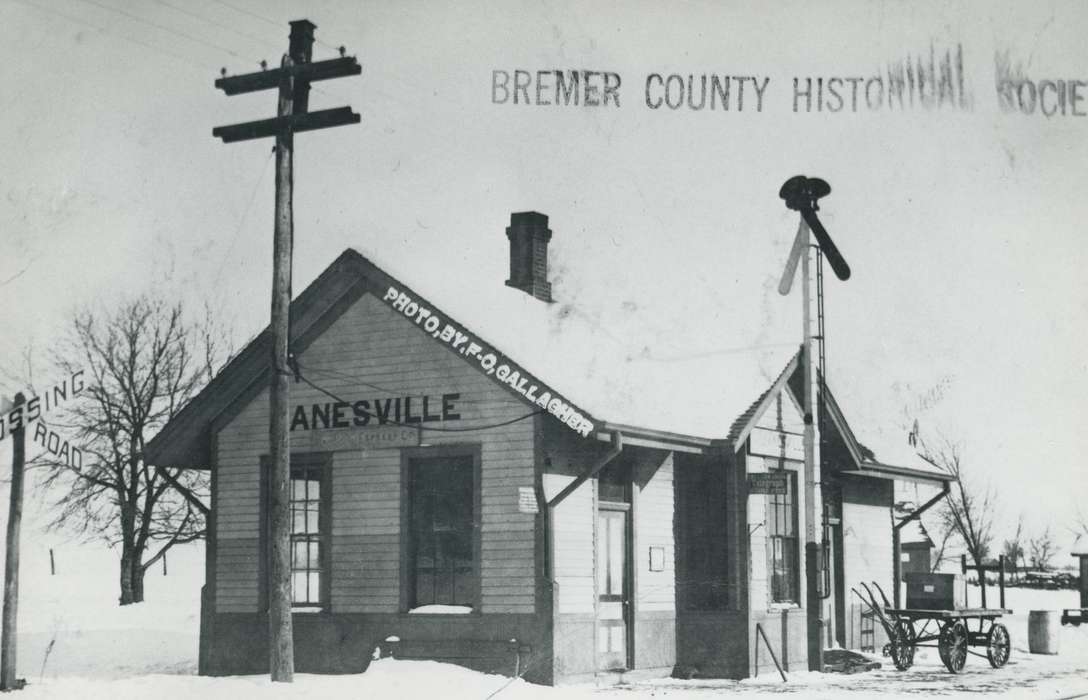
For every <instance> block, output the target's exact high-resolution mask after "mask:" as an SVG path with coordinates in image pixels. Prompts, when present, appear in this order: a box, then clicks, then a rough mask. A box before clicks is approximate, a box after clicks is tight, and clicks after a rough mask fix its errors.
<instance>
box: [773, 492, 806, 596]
mask: <svg viewBox="0 0 1088 700" xmlns="http://www.w3.org/2000/svg"><path fill="white" fill-rule="evenodd" d="M788 474H789V478H788V479H786V493H784V494H771V495H769V496H767V538H768V543H769V546H770V569H771V572H770V573H771V602H773V603H796V602H798V600H799V599H798V596H797V589H798V585H799V584H798V556H799V553H798V549H797V499H796V496H795V494H796V493H797V474H796V473H794V472H788Z"/></svg>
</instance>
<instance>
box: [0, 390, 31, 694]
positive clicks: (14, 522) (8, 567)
mask: <svg viewBox="0 0 1088 700" xmlns="http://www.w3.org/2000/svg"><path fill="white" fill-rule="evenodd" d="M25 402H26V397H25V396H24V395H23V393H22V392H19V393H18V394H16V395H15V405H16V406H21V405H23V404H24V403H25ZM24 420H25V419H24ZM11 438H12V457H11V507H10V510H8V534H7V548H8V550H7V557H6V559H5V561H4V618H3V639H2V641H0V647H2V648H0V690H18V689H19V688H21V687H22V684H21V683H19V682H18V681H17V680H16V678H15V670H16V669H15V660H16V653H15V647H16V644H15V642H16V638H15V635H16V626H17V625H16V623H17V622H18V618H19V526H20V525H21V523H22V519H23V468H24V466H25V463H26V427H25V424H20V426H19V427H18V428H16V429H15V430H13V431H11Z"/></svg>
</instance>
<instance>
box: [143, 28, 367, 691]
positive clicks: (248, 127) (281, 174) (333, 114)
mask: <svg viewBox="0 0 1088 700" xmlns="http://www.w3.org/2000/svg"><path fill="white" fill-rule="evenodd" d="M314 29H316V26H315V25H314V24H313V23H312V22H310V21H309V20H305V19H300V20H295V21H294V22H291V35H290V39H289V46H288V52H287V54H286V55H285V56H284V57H283V61H282V63H281V65H280V67H279V68H278V69H276V70H270V71H269V70H262V71H261V72H259V73H248V74H245V75H237V76H230V77H228V76H226V75H225V74H224V76H223V77H222V78H220V79H219V80H216V81H215V86H216V87H217V88H220V89H222V90H223V92H225V93H226V94H227V95H238V94H242V93H247V92H254V91H258V90H269V89H272V88H278V89H279V102H278V109H277V113H276V117H275V118H273V119H262V120H259V121H253V122H245V123H242V124H232V125H228V126H219V127H216V128H214V129H212V136H217V137H219V138H221V139H223V142H224V143H233V142H235V141H246V140H249V139H257V138H267V137H273V136H274V137H275V139H276V213H275V229H274V232H273V236H274V239H273V244H272V322H271V324H270V325H269V331H270V333H271V335H272V356H271V358H270V360H271V363H270V368H271V375H272V376H271V378H270V380H269V383H270V391H269V401H270V403H271V412H272V416H271V420H270V421H269V428H268V433H269V454H270V455H271V465H270V469H269V471H270V474H269V480H268V483H269V490H268V491H269V494H268V521H269V522H268V531H269V545H270V546H269V549H268V555H269V560H270V561H269V567H268V568H269V581H268V603H269V605H268V637H269V654H268V663H269V667H270V668H269V670H270V672H271V677H272V680H273V681H281V682H286V683H290V682H291V681H292V680H293V678H294V666H295V664H294V642H293V639H292V634H293V631H292V624H291V518H290V515H291V514H290V496H291V493H290V488H291V449H290V442H289V433H288V429H287V426H288V420H289V418H290V416H289V414H288V411H289V407H290V402H289V398H290V396H289V384H288V382H287V377H288V376H289V375H290V374H291V372H290V370H289V365H288V357H289V352H290V346H289V344H290V329H291V324H290V312H291V257H292V248H293V240H294V224H293V211H292V206H293V205H292V189H293V183H294V174H293V157H294V135H295V133H296V132H303V131H313V130H315V129H326V128H329V127H333V126H342V125H345V124H358V123H359V120H360V118H359V115H358V114H355V113H354V112H352V111H351V109H350V108H349V107H339V108H335V109H326V110H321V111H318V112H310V111H309V94H310V82H311V81H313V80H328V79H331V78H340V77H345V76H349V75H359V73H360V72H362V68H361V67H360V66H359V62H358V61H357V60H355V58H354V57H346V56H343V55H341V57H340V58H334V59H330V60H326V61H318V62H317V63H314V62H313V61H312V60H311V59H312V58H313V43H314ZM165 563H166V562H165V560H163V566H164V567H165ZM164 573H165V570H164Z"/></svg>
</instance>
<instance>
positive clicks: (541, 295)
mask: <svg viewBox="0 0 1088 700" xmlns="http://www.w3.org/2000/svg"><path fill="white" fill-rule="evenodd" d="M506 237H507V238H509V239H510V279H508V280H506V284H507V286H509V287H516V288H517V289H520V290H521V291H523V292H525V293H526V294H531V295H532V296H534V297H536V298H537V299H540V300H541V301H551V300H552V285H551V282H549V281H548V241H550V240H551V238H552V232H551V230H550V229H549V228H548V217H547V216H545V215H544V214H540V213H537V212H535V211H522V212H516V213H514V214H511V215H510V226H508V227H507V229H506Z"/></svg>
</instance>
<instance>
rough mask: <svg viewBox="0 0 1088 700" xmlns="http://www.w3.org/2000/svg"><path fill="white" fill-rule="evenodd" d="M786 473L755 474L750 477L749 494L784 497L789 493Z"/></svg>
mask: <svg viewBox="0 0 1088 700" xmlns="http://www.w3.org/2000/svg"><path fill="white" fill-rule="evenodd" d="M788 478H789V474H787V473H786V472H755V473H752V474H749V475H748V493H749V494H761V493H762V494H768V495H773V496H784V495H786V493H787V492H788V489H789V487H788V485H787V481H786V480H787V479H788Z"/></svg>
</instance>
